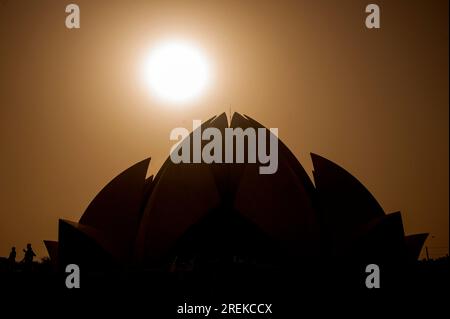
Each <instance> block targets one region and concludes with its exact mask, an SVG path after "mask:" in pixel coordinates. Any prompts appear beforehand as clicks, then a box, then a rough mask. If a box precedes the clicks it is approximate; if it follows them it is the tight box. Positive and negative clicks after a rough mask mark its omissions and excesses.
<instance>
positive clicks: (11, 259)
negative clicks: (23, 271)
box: [8, 247, 17, 270]
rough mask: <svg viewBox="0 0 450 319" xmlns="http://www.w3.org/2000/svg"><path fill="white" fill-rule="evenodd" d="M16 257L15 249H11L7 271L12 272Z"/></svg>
mask: <svg viewBox="0 0 450 319" xmlns="http://www.w3.org/2000/svg"><path fill="white" fill-rule="evenodd" d="M16 256H17V253H16V247H12V248H11V252H10V253H9V257H8V267H9V270H14V266H15V265H16Z"/></svg>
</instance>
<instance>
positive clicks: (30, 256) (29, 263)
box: [23, 244, 36, 271]
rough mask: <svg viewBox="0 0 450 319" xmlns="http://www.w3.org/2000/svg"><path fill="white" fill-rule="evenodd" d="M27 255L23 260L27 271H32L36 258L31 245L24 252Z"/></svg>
mask: <svg viewBox="0 0 450 319" xmlns="http://www.w3.org/2000/svg"><path fill="white" fill-rule="evenodd" d="M23 252H24V253H25V257H24V258H23V261H24V264H25V270H27V271H31V269H32V267H33V258H34V256H36V254H35V253H34V251H33V249H32V248H31V244H27V250H25V249H24V250H23Z"/></svg>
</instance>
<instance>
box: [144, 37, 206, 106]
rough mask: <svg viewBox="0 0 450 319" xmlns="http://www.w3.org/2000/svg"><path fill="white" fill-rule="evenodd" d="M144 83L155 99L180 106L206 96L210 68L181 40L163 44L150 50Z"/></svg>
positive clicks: (191, 45)
mask: <svg viewBox="0 0 450 319" xmlns="http://www.w3.org/2000/svg"><path fill="white" fill-rule="evenodd" d="M143 79H144V82H145V85H146V86H147V87H148V88H149V89H150V91H151V92H152V94H153V95H154V96H156V97H157V98H158V99H160V100H162V101H164V102H169V103H174V104H182V103H187V102H191V101H193V100H194V99H196V98H198V97H199V96H200V95H201V94H202V93H204V92H205V90H206V88H207V87H208V85H209V84H210V80H211V75H210V66H209V62H208V59H207V58H206V56H205V55H204V54H203V52H202V51H201V50H200V49H199V48H197V47H196V46H195V45H193V44H191V43H189V42H185V41H180V40H176V41H175V40H171V41H165V42H162V43H159V44H158V45H156V46H155V47H154V48H153V49H151V50H150V52H149V54H148V56H147V57H146V59H145V61H144V66H143Z"/></svg>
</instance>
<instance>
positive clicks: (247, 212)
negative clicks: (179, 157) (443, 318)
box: [45, 113, 427, 272]
mask: <svg viewBox="0 0 450 319" xmlns="http://www.w3.org/2000/svg"><path fill="white" fill-rule="evenodd" d="M228 126H229V123H228V120H227V116H226V114H225V113H223V114H221V115H219V116H217V117H213V118H212V119H210V120H208V121H206V122H205V123H203V124H202V127H201V129H205V128H208V127H216V128H218V129H220V130H221V131H222V132H224V129H225V128H226V127H228ZM230 127H232V128H237V127H241V128H242V129H246V128H248V127H253V128H263V126H262V125H261V124H259V123H258V122H256V121H255V120H253V119H252V118H250V117H249V116H243V115H240V114H238V113H234V114H233V117H232V119H231V123H230ZM222 136H224V134H222ZM311 158H312V163H313V167H314V171H313V176H314V182H313V181H311V179H310V178H309V176H308V174H307V173H306V171H305V169H304V168H303V167H302V165H301V164H300V163H299V161H298V160H297V158H296V157H295V156H294V155H293V154H292V152H291V151H290V150H289V149H288V148H287V147H286V145H285V144H283V143H282V142H281V141H279V143H278V170H277V172H276V173H275V174H272V175H261V174H259V172H258V167H259V164H258V163H255V164H251V163H243V164H217V163H213V164H205V163H199V164H185V163H180V164H174V163H173V162H172V161H171V160H170V158H168V159H167V160H166V161H165V163H164V164H163V165H162V167H161V169H160V170H159V171H158V173H157V174H156V176H155V177H154V176H150V177H148V178H146V175H147V168H148V165H149V163H150V159H149V158H148V159H145V160H143V161H141V162H139V163H137V164H135V165H133V166H132V167H130V168H128V169H127V170H125V171H124V172H122V173H121V174H119V175H118V176H117V177H115V178H114V179H113V180H112V181H111V182H110V183H109V184H107V185H106V186H105V187H104V188H103V189H102V190H101V191H100V193H98V195H97V196H96V197H95V198H94V199H93V201H92V202H91V203H90V204H89V206H88V207H87V209H86V211H85V212H84V214H83V215H82V216H81V218H80V220H79V221H78V222H72V221H68V220H62V219H60V220H59V236H58V237H59V238H58V241H45V245H46V247H47V249H48V252H49V255H50V258H51V260H52V262H53V263H54V264H55V266H56V267H59V269H64V267H65V265H67V264H72V263H74V264H78V265H79V266H80V268H81V269H88V270H91V271H101V270H105V269H123V268H128V267H131V268H133V269H135V268H137V269H146V270H148V269H156V270H160V271H161V270H162V271H168V272H169V271H175V272H176V271H184V270H198V269H200V270H201V269H208V268H210V267H216V266H217V265H222V266H224V265H225V267H226V266H229V265H247V266H250V267H267V268H270V267H285V266H286V265H289V264H293V263H302V262H304V261H308V260H320V259H327V258H328V259H329V258H331V259H340V258H341V259H346V260H347V259H348V260H354V261H357V262H361V263H363V262H380V263H400V264H402V263H409V262H412V261H415V260H417V258H418V256H419V254H420V251H421V249H422V246H423V243H424V241H425V239H426V237H427V234H417V235H410V236H405V233H404V229H403V225H402V218H401V214H400V212H395V213H391V214H386V213H385V211H384V210H383V208H382V207H381V206H380V204H379V203H378V202H377V200H376V199H375V198H374V197H373V196H372V195H371V193H370V192H369V191H368V190H367V189H366V188H365V187H364V186H363V185H362V184H361V183H360V182H359V181H358V180H357V179H356V178H355V177H353V176H352V175H351V174H350V173H348V172H347V171H346V170H344V169H343V168H341V167H340V166H338V165H337V164H335V163H333V162H332V161H330V160H328V159H326V158H324V157H321V156H319V155H316V154H311Z"/></svg>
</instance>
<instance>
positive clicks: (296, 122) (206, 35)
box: [0, 0, 449, 258]
mask: <svg viewBox="0 0 450 319" xmlns="http://www.w3.org/2000/svg"><path fill="white" fill-rule="evenodd" d="M69 3H76V4H78V5H79V7H80V10H81V28H80V29H72V30H69V29H67V28H66V27H65V18H66V15H67V14H66V13H65V7H66V5H67V4H69ZM368 3H377V4H378V5H380V7H381V29H379V30H368V29H366V28H365V25H364V19H365V16H366V13H365V12H364V9H365V6H366V5H367V4H368ZM171 37H177V38H182V39H186V41H192V42H193V43H196V44H197V45H198V46H199V47H200V48H201V49H202V50H203V52H205V54H206V55H207V56H208V57H209V59H210V61H211V63H212V65H213V75H214V82H213V83H212V84H211V87H210V89H209V90H208V91H207V92H206V93H205V94H204V95H203V96H202V97H201V98H200V99H198V100H197V101H196V102H195V103H191V104H187V105H184V106H183V107H179V108H173V107H168V106H167V105H165V104H164V103H161V102H157V101H156V100H155V99H154V98H152V95H151V94H149V92H147V91H145V90H143V88H142V85H140V82H139V81H140V79H139V76H138V74H139V68H140V66H141V65H142V59H143V58H144V57H145V55H146V54H147V52H148V48H149V47H151V46H152V45H153V44H154V43H156V42H157V41H160V40H164V39H167V38H171ZM0 105H1V106H0V123H1V126H0V130H1V131H0V133H1V134H0V145H1V157H0V173H1V179H0V256H1V255H7V254H8V253H9V249H10V247H11V246H13V245H15V246H17V248H18V250H19V251H21V249H22V248H23V247H24V246H25V245H26V243H27V242H31V243H32V244H33V246H34V247H35V250H36V251H37V253H38V255H39V256H40V257H43V256H45V255H46V251H45V248H44V246H43V243H42V240H43V239H53V240H55V239H57V221H58V218H66V219H70V220H78V219H79V218H80V216H81V215H82V213H83V211H84V209H85V208H86V207H87V205H88V204H89V202H90V200H91V199H93V197H94V196H95V195H96V194H97V193H98V192H99V191H100V189H101V188H102V187H103V186H104V185H105V184H106V183H108V182H109V181H110V180H111V179H112V178H113V177H114V176H116V175H117V174H118V173H120V172H121V171H123V170H124V169H126V168H128V167H129V166H131V165H132V164H134V163H136V162H138V161H140V160H142V159H144V158H146V157H149V156H151V157H152V162H151V164H150V172H151V173H154V172H155V171H157V169H158V168H159V166H160V165H161V163H162V162H163V161H164V160H165V159H166V157H167V156H168V153H169V150H170V147H171V146H172V144H173V142H171V141H170V140H169V133H170V131H171V129H173V128H175V127H178V126H184V127H188V128H190V127H191V126H192V120H193V119H202V120H206V119H208V118H210V117H211V116H213V115H216V114H218V113H221V112H223V111H228V110H229V108H230V107H231V108H232V110H233V111H238V112H240V113H244V114H248V115H250V116H252V117H253V118H255V119H257V120H258V121H259V122H261V123H262V124H264V125H265V126H267V127H277V128H279V136H280V138H281V139H282V140H283V141H284V142H285V144H286V145H287V146H288V147H289V148H290V149H291V150H292V151H293V153H294V154H295V155H296V156H297V157H298V158H299V160H300V161H301V163H302V164H303V166H304V167H305V169H306V170H307V171H308V172H310V171H311V169H312V165H311V161H310V158H309V153H310V152H314V153H318V154H320V155H323V156H325V157H327V158H329V159H331V160H332V161H334V162H336V163H338V164H339V165H341V166H343V167H344V168H346V169H347V170H348V171H349V172H351V173H352V174H353V175H355V176H356V177H357V178H358V179H359V180H360V181H361V182H363V184H364V185H366V187H367V188H368V189H369V190H370V191H371V192H372V193H373V194H374V196H375V197H376V198H377V199H378V200H379V202H380V204H381V205H382V207H383V208H384V209H385V211H386V212H388V213H389V212H393V211H398V210H400V211H401V212H402V217H403V221H404V227H405V231H406V233H407V234H411V233H419V232H430V233H431V235H432V236H434V238H430V239H428V241H427V243H426V245H427V246H429V247H430V253H431V254H432V256H437V255H442V254H444V253H447V252H448V230H449V218H448V217H449V197H448V191H449V189H448V188H449V187H448V185H449V183H448V182H449V171H448V164H449V152H448V150H449V149H448V143H449V140H448V133H449V122H448V116H449V112H448V111H449V100H448V1H424V0H422V1H409V0H408V1H406V0H404V1H378V0H374V1H334V0H329V1H186V0H183V1H132V2H131V1H92V0H89V1H81V0H75V1H70V2H69V1H57V0H54V1H43V0H40V1H23V0H0ZM18 258H22V256H21V255H20V254H19V256H18Z"/></svg>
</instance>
